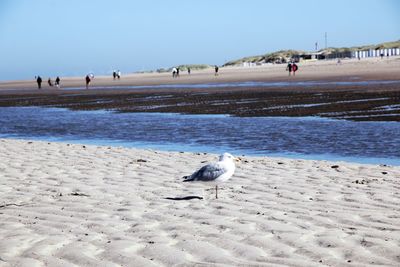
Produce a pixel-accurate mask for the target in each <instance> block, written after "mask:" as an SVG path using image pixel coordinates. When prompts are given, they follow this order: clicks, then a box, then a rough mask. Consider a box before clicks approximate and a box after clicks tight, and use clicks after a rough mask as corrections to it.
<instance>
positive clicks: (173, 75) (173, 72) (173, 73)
mask: <svg viewBox="0 0 400 267" xmlns="http://www.w3.org/2000/svg"><path fill="white" fill-rule="evenodd" d="M172 78H176V68H172Z"/></svg>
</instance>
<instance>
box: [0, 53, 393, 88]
mask: <svg viewBox="0 0 400 267" xmlns="http://www.w3.org/2000/svg"><path fill="white" fill-rule="evenodd" d="M298 65H299V71H298V72H297V75H296V77H288V73H287V71H285V69H286V64H269V65H265V66H256V67H242V66H238V67H223V68H220V70H219V75H218V76H217V77H215V76H214V69H213V68H209V69H204V70H192V73H191V74H190V75H188V74H187V73H186V72H182V73H181V75H180V77H179V78H177V79H173V78H172V74H171V73H124V72H123V73H122V78H121V79H120V80H118V79H117V80H115V81H114V80H113V78H112V74H111V73H110V74H109V75H108V76H104V75H100V76H99V75H96V73H94V75H95V78H94V79H93V81H92V82H91V85H90V86H91V87H101V86H137V85H139V86H140V85H160V84H198V83H227V82H244V81H293V80H295V81H307V80H313V81H318V80H325V81H326V80H330V81H343V80H354V79H359V80H399V75H398V72H399V69H400V57H398V56H396V57H389V58H384V59H383V60H382V59H380V58H365V59H362V60H357V59H344V60H342V61H341V63H340V64H338V63H337V61H335V60H326V61H324V60H319V61H309V62H302V63H299V64H298ZM38 75H41V77H42V78H43V89H49V90H53V91H54V90H56V88H51V87H49V86H48V85H47V79H48V75H46V74H45V73H38ZM85 75H86V73H82V76H81V77H61V87H62V88H68V87H84V86H85V81H84V78H85ZM52 79H53V80H54V79H55V77H52ZM2 89H19V90H21V89H24V90H29V89H37V84H36V80H35V78H34V77H32V79H31V80H19V81H3V82H0V92H1V90H2Z"/></svg>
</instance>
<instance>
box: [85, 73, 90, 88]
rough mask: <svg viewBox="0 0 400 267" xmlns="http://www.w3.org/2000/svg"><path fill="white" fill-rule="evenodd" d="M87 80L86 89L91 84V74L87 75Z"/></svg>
mask: <svg viewBox="0 0 400 267" xmlns="http://www.w3.org/2000/svg"><path fill="white" fill-rule="evenodd" d="M85 81H86V89H89V84H90V81H91V79H90V76H89V74H88V75H86V78H85Z"/></svg>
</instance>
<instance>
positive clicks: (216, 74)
mask: <svg viewBox="0 0 400 267" xmlns="http://www.w3.org/2000/svg"><path fill="white" fill-rule="evenodd" d="M218 71H219V68H218V66H217V65H215V67H214V75H215V76H218Z"/></svg>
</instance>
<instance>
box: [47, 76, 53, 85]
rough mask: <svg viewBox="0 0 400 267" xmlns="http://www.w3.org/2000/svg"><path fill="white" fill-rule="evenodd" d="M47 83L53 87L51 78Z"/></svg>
mask: <svg viewBox="0 0 400 267" xmlns="http://www.w3.org/2000/svg"><path fill="white" fill-rule="evenodd" d="M47 83H48V84H49V86H50V87H52V86H53V82H52V81H51V78H49V79H48V80H47Z"/></svg>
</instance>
